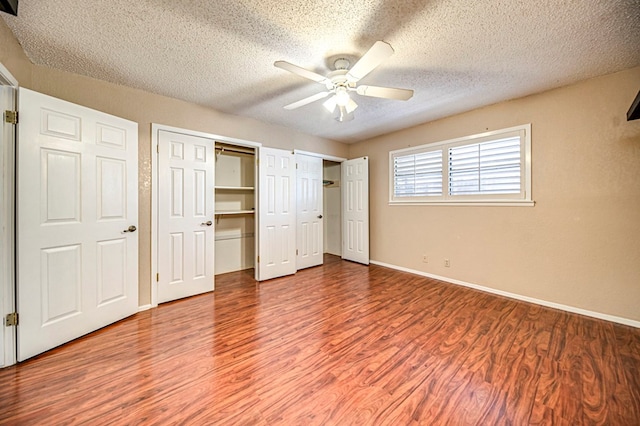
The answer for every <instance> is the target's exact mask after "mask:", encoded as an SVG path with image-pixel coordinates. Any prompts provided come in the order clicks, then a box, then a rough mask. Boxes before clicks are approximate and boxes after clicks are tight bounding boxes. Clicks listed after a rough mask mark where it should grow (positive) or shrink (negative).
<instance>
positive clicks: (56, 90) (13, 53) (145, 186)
mask: <svg viewBox="0 0 640 426" xmlns="http://www.w3.org/2000/svg"><path fill="white" fill-rule="evenodd" d="M0 63H2V64H3V65H4V66H5V67H6V68H7V69H8V70H9V71H10V72H11V73H12V74H13V76H14V77H15V78H16V79H17V80H18V82H19V84H20V85H21V86H23V87H26V88H29V89H32V90H35V91H38V92H41V93H45V94H47V95H51V96H55V97H57V98H60V99H64V100H67V101H70V102H74V103H77V104H79V105H83V106H87V107H89V108H94V109H97V110H99V111H104V112H106V113H109V114H113V115H116V116H119V117H123V118H126V119H129V120H132V121H135V122H137V123H138V126H139V127H138V132H139V138H138V147H139V148H138V154H139V163H140V165H139V188H140V190H139V198H138V203H139V209H140V210H139V230H140V233H139V235H138V238H139V242H140V262H139V280H140V287H139V288H140V299H139V300H140V305H145V304H148V303H150V300H151V290H150V282H151V123H159V124H164V125H168V126H175V127H181V128H185V129H191V130H197V131H201V132H209V133H213V134H216V135H221V136H228V137H233V138H239V139H246V140H250V141H254V142H260V143H262V144H263V145H264V146H269V147H274V148H283V149H294V148H295V149H301V150H305V151H312V152H318V153H322V154H327V155H333V156H337V157H346V156H347V153H348V147H347V146H346V145H344V144H341V143H338V142H335V141H330V140H327V139H322V138H318V137H314V136H309V135H305V134H302V133H299V132H295V131H293V130H290V129H287V128H284V127H281V126H276V125H271V124H267V123H264V122H260V121H257V120H253V119H250V118H243V117H239V116H234V115H229V114H224V113H221V112H218V111H215V110H213V109H210V108H205V107H202V106H199V105H195V104H191V103H187V102H183V101H179V100H176V99H171V98H167V97H164V96H159V95H154V94H152V93H148V92H144V91H141V90H135V89H131V88H127V87H124V86H118V85H115V84H111V83H107V82H104V81H100V80H95V79H92V78H88V77H83V76H80V75H75V74H70V73H67V72H62V71H58V70H54V69H51V68H46V67H41V66H35V65H33V64H31V62H30V61H29V60H28V59H27V58H26V56H25V54H24V51H23V50H22V48H21V47H20V45H19V44H18V42H17V41H16V39H15V38H14V37H13V34H12V33H11V31H10V30H9V29H8V27H7V26H6V24H5V23H4V21H2V20H1V19H0ZM167 84H171V82H167Z"/></svg>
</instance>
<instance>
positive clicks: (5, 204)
mask: <svg viewBox="0 0 640 426" xmlns="http://www.w3.org/2000/svg"><path fill="white" fill-rule="evenodd" d="M0 87H2V90H8V91H9V92H10V95H9V98H10V99H9V102H8V104H7V105H4V101H3V102H2V103H3V104H2V105H0V116H1V118H2V124H1V125H0V131H1V132H2V135H0V141H1V142H2V143H1V144H0V202H1V203H2V204H1V205H0V209H1V211H0V328H2V331H0V339H1V341H0V368H3V367H7V366H10V365H13V364H15V363H16V328H15V327H5V325H4V318H5V316H6V315H7V314H8V313H11V312H15V311H16V305H15V294H16V288H15V285H16V283H15V271H14V259H15V258H14V253H15V221H14V211H15V210H14V209H15V193H14V185H15V146H16V145H15V140H16V139H15V137H16V132H15V125H13V124H8V123H5V121H4V111H5V110H14V111H15V110H16V92H17V89H18V81H17V80H16V79H15V78H14V77H13V75H11V73H10V72H9V70H8V69H6V68H5V67H4V65H2V64H1V63H0Z"/></svg>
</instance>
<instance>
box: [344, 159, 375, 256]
mask: <svg viewBox="0 0 640 426" xmlns="http://www.w3.org/2000/svg"><path fill="white" fill-rule="evenodd" d="M342 258H343V259H346V260H352V261H354V262H359V263H364V264H365V265H368V264H369V159H368V158H367V157H362V158H356V159H353V160H348V161H344V162H342Z"/></svg>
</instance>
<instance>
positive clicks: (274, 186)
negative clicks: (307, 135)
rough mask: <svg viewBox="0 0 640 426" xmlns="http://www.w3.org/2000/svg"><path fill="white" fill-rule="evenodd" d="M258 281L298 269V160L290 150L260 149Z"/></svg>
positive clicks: (288, 273)
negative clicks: (296, 184)
mask: <svg viewBox="0 0 640 426" xmlns="http://www.w3.org/2000/svg"><path fill="white" fill-rule="evenodd" d="M258 168H259V179H258V258H257V263H256V271H257V273H256V276H257V277H258V280H259V281H263V280H268V279H271V278H276V277H281V276H285V275H290V274H295V272H296V204H295V199H296V197H295V180H296V174H295V160H294V155H293V154H292V153H291V151H285V150H282V149H274V148H260V149H259V163H258Z"/></svg>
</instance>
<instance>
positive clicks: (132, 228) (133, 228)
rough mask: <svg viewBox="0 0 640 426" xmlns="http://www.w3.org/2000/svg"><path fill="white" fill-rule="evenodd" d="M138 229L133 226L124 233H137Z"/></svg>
mask: <svg viewBox="0 0 640 426" xmlns="http://www.w3.org/2000/svg"><path fill="white" fill-rule="evenodd" d="M137 229H138V228H136V227H135V226H133V225H131V226H130V227H128V228H127V229H125V230H124V231H122V232H136V230H137Z"/></svg>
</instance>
